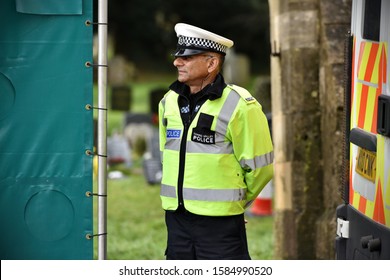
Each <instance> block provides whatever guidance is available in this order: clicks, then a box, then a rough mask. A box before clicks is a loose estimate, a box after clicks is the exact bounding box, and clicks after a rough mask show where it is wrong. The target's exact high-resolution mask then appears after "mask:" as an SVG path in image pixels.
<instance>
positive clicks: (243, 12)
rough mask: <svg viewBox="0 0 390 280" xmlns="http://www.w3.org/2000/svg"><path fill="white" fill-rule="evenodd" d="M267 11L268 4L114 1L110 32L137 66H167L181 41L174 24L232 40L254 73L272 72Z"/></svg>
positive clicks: (220, 0)
mask: <svg viewBox="0 0 390 280" xmlns="http://www.w3.org/2000/svg"><path fill="white" fill-rule="evenodd" d="M268 13H269V12H268V2H267V0H252V1H236V0H214V1H209V0H197V1H188V0H180V1H179V0H171V1H163V0H149V1H145V0H132V1H128V0H115V1H112V2H110V5H109V32H110V34H111V35H112V36H113V37H114V39H115V52H116V53H117V54H122V55H124V56H125V57H127V58H128V59H129V60H131V61H133V62H134V63H136V65H137V67H138V68H141V69H142V68H149V69H150V68H152V69H156V67H162V68H165V67H166V68H168V67H171V59H170V54H171V53H172V51H174V49H175V46H176V43H177V39H176V34H175V32H174V25H175V24H176V23H178V22H185V23H188V24H193V25H196V26H199V27H201V28H205V29H207V30H210V31H212V32H215V33H218V34H221V35H222V36H225V37H228V38H230V39H232V40H233V41H234V42H235V50H236V51H237V52H241V53H244V54H246V55H248V56H250V59H251V60H252V65H253V69H254V70H255V71H261V70H262V71H266V72H268V68H269V52H270V50H269V49H270V46H269V16H268ZM157 65H159V66H157Z"/></svg>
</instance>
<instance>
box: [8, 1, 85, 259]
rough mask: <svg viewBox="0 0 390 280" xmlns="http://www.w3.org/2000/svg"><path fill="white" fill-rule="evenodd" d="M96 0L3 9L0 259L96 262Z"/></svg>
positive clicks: (14, 5) (14, 4)
mask: <svg viewBox="0 0 390 280" xmlns="http://www.w3.org/2000/svg"><path fill="white" fill-rule="evenodd" d="M92 11H93V2H92V0H66V1H63V0H1V1H0V226H1V234H0V258H1V259H3V260H4V259H92V258H93V241H92V240H91V239H88V238H86V236H87V235H88V234H93V222H92V220H93V219H92V217H93V210H92V209H93V201H92V200H93V199H92V198H91V197H89V196H87V195H86V193H87V192H89V191H90V192H91V191H92V156H91V155H89V154H88V153H86V151H87V150H93V113H92V110H87V109H86V105H87V104H93V99H92V98H93V94H92V92H93V81H92V75H93V70H92V68H91V67H86V64H85V63H86V62H87V61H92V36H93V30H92V26H91V25H87V24H85V22H86V21H87V20H90V21H92V19H93V18H92V17H93V15H92Z"/></svg>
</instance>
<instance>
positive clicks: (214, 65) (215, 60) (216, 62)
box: [207, 56, 220, 73]
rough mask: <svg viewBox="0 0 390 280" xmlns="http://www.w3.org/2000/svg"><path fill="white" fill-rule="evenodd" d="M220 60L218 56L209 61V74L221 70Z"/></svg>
mask: <svg viewBox="0 0 390 280" xmlns="http://www.w3.org/2000/svg"><path fill="white" fill-rule="evenodd" d="M219 63H220V60H219V58H218V57H217V56H211V57H210V59H209V60H208V67H207V69H208V71H209V73H211V72H214V71H215V70H216V69H219Z"/></svg>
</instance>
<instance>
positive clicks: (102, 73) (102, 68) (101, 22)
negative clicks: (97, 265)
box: [97, 0, 108, 260]
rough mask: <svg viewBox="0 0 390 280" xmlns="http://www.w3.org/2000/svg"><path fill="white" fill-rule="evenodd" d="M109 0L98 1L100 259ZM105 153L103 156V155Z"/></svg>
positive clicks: (102, 252) (101, 250) (103, 254)
mask: <svg viewBox="0 0 390 280" xmlns="http://www.w3.org/2000/svg"><path fill="white" fill-rule="evenodd" d="M107 19H108V17H107V0H99V2H98V104H99V105H98V108H99V109H98V139H97V142H98V143H97V144H98V145H97V153H98V155H99V156H98V194H99V196H98V259H99V260H105V259H107V234H106V233H107V158H106V157H105V155H107V110H105V108H107V67H106V65H107V29H108V26H107V23H108V21H107ZM102 155H103V156H102Z"/></svg>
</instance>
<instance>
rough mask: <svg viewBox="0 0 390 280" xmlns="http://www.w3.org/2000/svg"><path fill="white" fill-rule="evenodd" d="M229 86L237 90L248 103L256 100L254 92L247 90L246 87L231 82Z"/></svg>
mask: <svg viewBox="0 0 390 280" xmlns="http://www.w3.org/2000/svg"><path fill="white" fill-rule="evenodd" d="M228 87H230V88H231V89H232V90H234V91H235V92H237V93H238V94H239V95H240V96H241V98H242V99H244V100H245V102H246V103H247V104H251V103H254V102H256V98H254V97H253V96H252V94H250V92H249V91H247V90H246V89H245V88H243V87H240V86H237V85H232V84H229V85H228Z"/></svg>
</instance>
